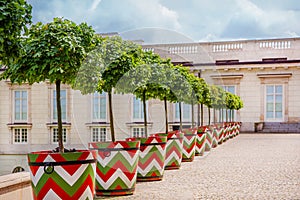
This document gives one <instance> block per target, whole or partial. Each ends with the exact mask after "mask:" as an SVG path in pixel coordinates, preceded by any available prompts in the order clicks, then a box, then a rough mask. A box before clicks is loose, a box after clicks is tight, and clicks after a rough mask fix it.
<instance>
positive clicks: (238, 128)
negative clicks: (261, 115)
mask: <svg viewBox="0 0 300 200" xmlns="http://www.w3.org/2000/svg"><path fill="white" fill-rule="evenodd" d="M241 125H242V122H236V135H239V134H240V128H241Z"/></svg>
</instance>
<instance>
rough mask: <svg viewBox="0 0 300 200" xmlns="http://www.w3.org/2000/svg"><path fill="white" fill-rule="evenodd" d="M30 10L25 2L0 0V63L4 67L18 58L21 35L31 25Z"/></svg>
mask: <svg viewBox="0 0 300 200" xmlns="http://www.w3.org/2000/svg"><path fill="white" fill-rule="evenodd" d="M31 9H32V7H31V5H30V4H28V3H27V2H26V0H0V61H2V63H3V64H4V65H8V64H9V62H12V61H13V60H14V59H15V58H17V57H18V56H19V53H20V49H21V44H20V39H21V34H22V32H26V31H27V27H26V26H27V25H29V24H31V17H32V16H31Z"/></svg>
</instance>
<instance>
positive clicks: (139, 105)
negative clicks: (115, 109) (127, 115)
mask: <svg viewBox="0 0 300 200" xmlns="http://www.w3.org/2000/svg"><path fill="white" fill-rule="evenodd" d="M146 109H147V102H146ZM133 120H144V109H143V102H142V101H141V100H139V99H137V98H136V97H133Z"/></svg>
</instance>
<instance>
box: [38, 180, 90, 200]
mask: <svg viewBox="0 0 300 200" xmlns="http://www.w3.org/2000/svg"><path fill="white" fill-rule="evenodd" d="M64 186H65V184H62V183H61V182H60V181H56V180H55V181H54V180H53V179H52V178H49V179H48V180H47V182H46V183H45V184H43V187H42V188H41V190H40V192H39V193H35V188H34V187H33V190H34V193H33V196H34V199H44V198H45V197H46V196H47V195H48V193H49V191H50V193H49V196H48V197H46V198H45V199H50V198H51V200H52V197H53V196H55V195H54V193H55V194H56V196H58V197H60V198H61V199H63V200H72V199H87V197H84V193H85V192H86V189H87V188H89V190H90V191H91V192H92V194H89V195H88V196H93V195H94V193H93V192H94V178H92V177H91V176H88V177H86V178H85V179H84V180H83V181H81V182H80V187H79V188H73V187H71V188H69V189H66V188H65V187H64ZM84 186H85V187H84Z"/></svg>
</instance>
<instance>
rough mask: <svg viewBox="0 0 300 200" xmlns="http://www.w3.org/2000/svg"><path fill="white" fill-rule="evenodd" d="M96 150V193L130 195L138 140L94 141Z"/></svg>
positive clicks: (135, 169) (134, 173) (132, 188)
mask: <svg viewBox="0 0 300 200" xmlns="http://www.w3.org/2000/svg"><path fill="white" fill-rule="evenodd" d="M89 148H90V149H93V150H98V154H97V166H96V195H97V196H121V195H131V194H133V192H134V190H135V185H136V178H137V167H138V160H139V148H140V141H116V142H94V143H90V144H89Z"/></svg>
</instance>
